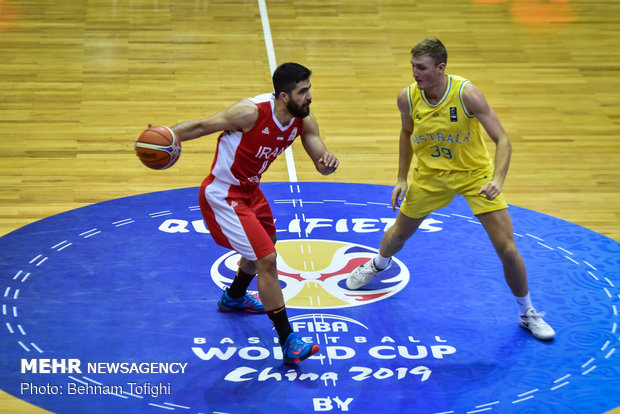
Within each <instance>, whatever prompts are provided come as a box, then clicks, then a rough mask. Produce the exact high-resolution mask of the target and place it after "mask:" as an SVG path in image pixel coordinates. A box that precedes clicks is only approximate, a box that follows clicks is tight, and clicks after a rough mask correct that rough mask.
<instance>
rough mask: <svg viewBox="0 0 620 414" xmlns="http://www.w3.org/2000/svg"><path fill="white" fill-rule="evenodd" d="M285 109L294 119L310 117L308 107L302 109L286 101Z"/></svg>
mask: <svg viewBox="0 0 620 414" xmlns="http://www.w3.org/2000/svg"><path fill="white" fill-rule="evenodd" d="M286 109H288V111H289V112H290V113H291V114H292V115H293V116H294V117H295V118H305V117H307V116H308V115H310V105H308V106H306V107H303V106H300V105H297V104H296V103H295V102H293V101H288V104H287V105H286Z"/></svg>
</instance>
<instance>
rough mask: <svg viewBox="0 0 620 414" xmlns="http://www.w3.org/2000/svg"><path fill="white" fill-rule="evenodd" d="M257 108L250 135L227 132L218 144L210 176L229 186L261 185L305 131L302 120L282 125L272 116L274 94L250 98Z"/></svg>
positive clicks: (247, 133) (220, 137)
mask: <svg viewBox="0 0 620 414" xmlns="http://www.w3.org/2000/svg"><path fill="white" fill-rule="evenodd" d="M250 100H251V101H252V102H254V103H255V104H256V106H257V107H258V118H257V119H256V123H255V124H254V126H253V127H252V129H250V130H249V131H247V132H240V131H224V132H223V133H222V134H221V135H220V136H219V138H218V140H217V151H216V153H215V159H214V160H213V166H212V167H211V174H213V175H214V176H215V177H216V178H217V179H218V180H219V181H222V182H224V183H226V184H230V185H237V186H238V185H247V184H254V185H258V183H259V182H260V178H261V176H262V174H263V172H265V170H266V169H267V168H268V167H269V165H271V163H272V162H273V161H274V160H275V159H276V158H277V157H278V155H280V154H281V153H283V152H284V150H285V149H286V148H288V147H289V146H290V145H291V144H292V143H293V141H294V140H295V138H297V137H298V136H299V135H300V134H301V131H302V125H303V119H302V118H295V117H293V119H291V122H289V124H288V125H281V124H280V122H279V121H278V120H277V119H276V117H275V116H274V114H273V109H274V105H275V96H274V94H263V95H258V96H256V97H254V98H250Z"/></svg>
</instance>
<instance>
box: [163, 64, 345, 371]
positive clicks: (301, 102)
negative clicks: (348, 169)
mask: <svg viewBox="0 0 620 414" xmlns="http://www.w3.org/2000/svg"><path fill="white" fill-rule="evenodd" d="M310 75H311V72H310V70H309V69H307V68H305V67H304V66H302V65H299V64H297V63H285V64H283V65H281V66H279V67H278V68H277V69H276V70H275V72H274V73H273V86H274V90H275V93H273V94H271V93H270V94H264V95H259V96H256V97H254V98H249V99H243V100H241V101H240V102H238V103H236V104H234V105H232V106H231V107H229V108H227V109H225V110H223V111H221V112H219V113H217V114H215V115H213V116H211V117H209V118H206V119H202V120H195V121H187V122H183V123H181V124H178V125H175V126H174V127H172V130H173V132H174V133H175V134H176V136H177V138H178V139H179V141H188V140H191V139H195V138H198V137H201V136H204V135H209V134H212V133H214V132H218V131H223V132H222V133H221V134H220V136H219V138H218V142H217V151H216V153H215V159H214V161H213V165H212V167H211V174H209V176H208V177H207V178H205V180H204V181H203V183H202V187H201V188H200V195H199V201H200V209H201V211H202V215H203V217H204V219H205V221H206V223H207V227H208V228H209V232H210V233H211V235H212V236H213V239H214V240H215V241H216V242H217V243H218V244H219V245H221V246H224V247H227V248H230V249H233V250H236V251H237V252H238V253H239V254H240V255H241V257H242V258H241V262H240V265H239V270H238V271H237V274H236V276H235V278H234V280H233V282H232V284H231V286H230V287H229V288H227V289H225V290H224V292H223V294H222V297H221V299H220V300H219V302H218V307H219V309H220V310H221V311H224V312H232V311H246V312H253V313H263V312H265V311H266V312H267V315H268V316H269V318H270V319H271V320H272V322H273V324H274V326H275V329H276V331H277V333H278V336H279V338H280V345H281V346H282V353H283V359H284V362H285V363H297V362H300V361H302V360H304V359H306V358H308V357H309V356H311V355H314V354H315V353H317V352H318V351H319V347H318V345H313V344H309V343H306V342H304V341H303V340H302V339H301V337H300V336H299V335H298V334H297V333H295V332H293V329H292V328H291V325H290V323H289V320H288V316H287V314H286V308H285V305H284V297H283V295H282V289H281V288H280V283H279V281H278V271H277V269H276V250H275V246H274V244H275V242H276V228H275V225H274V221H273V216H272V213H271V208H270V207H269V204H268V203H267V200H266V198H265V196H264V194H263V192H262V191H261V190H260V188H259V183H260V178H261V175H262V173H263V172H265V170H266V169H267V168H268V167H269V165H270V164H271V163H272V162H273V161H274V160H275V159H276V158H277V156H278V155H280V154H281V153H282V152H284V150H285V149H286V148H287V147H288V146H290V145H291V144H292V143H293V141H294V140H295V138H296V137H298V136H300V137H301V141H302V144H303V147H304V149H305V150H306V152H307V153H308V155H309V156H310V158H311V159H312V161H313V162H314V165H315V166H316V169H317V171H318V172H320V173H321V174H323V175H328V174H331V173H333V172H334V171H336V168H337V167H338V159H337V158H336V157H335V156H334V155H333V154H332V153H330V152H329V151H327V149H326V147H325V144H324V143H323V140H322V139H321V137H320V135H319V128H318V124H317V121H316V119H315V117H314V115H313V114H312V113H311V112H310V103H311V101H312V95H311V94H310V86H311V85H310ZM257 273H258V279H257V284H258V293H259V296H256V295H252V294H248V293H247V292H246V289H247V287H248V285H249V284H250V281H251V280H252V279H253V278H254V276H255V275H256V274H257ZM259 297H260V298H259Z"/></svg>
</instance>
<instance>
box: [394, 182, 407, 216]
mask: <svg viewBox="0 0 620 414" xmlns="http://www.w3.org/2000/svg"><path fill="white" fill-rule="evenodd" d="M407 188H409V186H408V185H407V182H406V181H399V182H397V183H396V185H395V186H394V189H393V190H392V211H396V207H399V208H400V203H402V201H403V199H404V198H405V194H406V193H407Z"/></svg>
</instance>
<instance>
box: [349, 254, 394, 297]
mask: <svg viewBox="0 0 620 414" xmlns="http://www.w3.org/2000/svg"><path fill="white" fill-rule="evenodd" d="M391 265H392V259H390V263H389V264H388V265H387V267H386V268H385V269H377V267H376V266H375V260H374V259H371V260H369V261H367V262H366V263H364V264H363V265H360V266H358V267H356V268H355V269H354V270H353V271H352V272H351V273H349V276H347V289H349V290H356V289H359V288H361V287H362V286H364V285H366V284H367V283H368V282H370V281H371V280H372V278H373V277H375V276H377V275H378V274H379V273H381V272H383V271H385V270H387V269H389V267H390V266H391Z"/></svg>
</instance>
